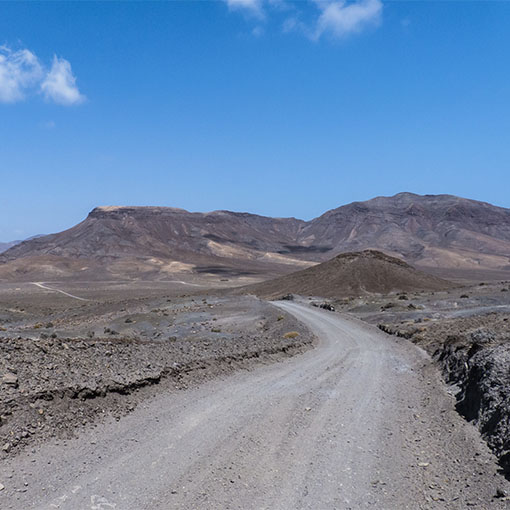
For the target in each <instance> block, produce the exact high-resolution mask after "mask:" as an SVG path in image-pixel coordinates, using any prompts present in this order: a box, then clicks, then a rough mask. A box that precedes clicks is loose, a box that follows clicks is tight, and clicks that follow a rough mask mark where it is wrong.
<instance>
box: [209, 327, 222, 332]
mask: <svg viewBox="0 0 510 510" xmlns="http://www.w3.org/2000/svg"><path fill="white" fill-rule="evenodd" d="M211 332H212V333H221V329H220V328H212V329H211Z"/></svg>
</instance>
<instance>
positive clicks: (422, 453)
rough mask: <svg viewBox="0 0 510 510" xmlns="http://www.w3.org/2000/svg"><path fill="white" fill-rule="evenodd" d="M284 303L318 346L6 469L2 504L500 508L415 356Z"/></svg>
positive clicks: (470, 432) (478, 456)
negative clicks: (308, 330)
mask: <svg viewBox="0 0 510 510" xmlns="http://www.w3.org/2000/svg"><path fill="white" fill-rule="evenodd" d="M279 306H281V307H282V308H284V309H285V310H286V311H288V312H290V313H292V314H294V315H295V316H296V317H297V318H299V319H300V320H301V321H303V322H304V323H305V324H306V325H307V326H308V327H309V328H310V329H312V331H313V332H314V333H316V335H317V336H318V338H319V344H318V346H317V347H316V348H315V349H313V350H311V351H308V352H306V353H304V354H302V355H299V356H296V357H294V358H292V359H288V360H286V361H283V362H281V363H276V364H274V365H270V366H263V367H259V368H256V369H255V370H253V371H250V372H242V373H237V374H235V375H232V376H228V377H225V378H221V379H217V380H214V381H212V382H208V383H207V384H204V385H201V386H200V387H198V388H194V389H190V390H186V391H182V392H177V393H172V394H165V393H162V394H160V395H159V396H158V397H157V398H156V399H154V400H152V401H150V402H146V403H145V404H142V405H140V406H139V407H138V408H137V409H136V410H135V411H134V412H133V413H131V414H130V415H128V416H126V417H124V418H122V419H121V420H120V421H118V422H116V421H113V420H112V421H109V422H108V421H107V422H105V423H103V424H100V425H99V426H98V427H97V428H96V429H94V430H89V431H86V432H84V433H83V434H81V435H80V437H78V438H77V439H73V440H70V441H67V442H62V441H60V442H58V443H56V442H52V443H48V444H47V445H45V446H44V447H42V448H41V449H39V450H38V451H36V452H34V453H24V454H23V455H20V456H18V457H16V458H14V459H10V460H7V461H6V462H5V463H4V464H3V465H2V466H1V467H0V481H1V482H2V483H3V485H5V486H6V490H4V491H2V492H0V507H1V508H5V509H29V508H37V509H45V510H46V509H52V508H61V509H71V510H81V509H83V510H85V509H90V510H107V509H116V510H131V509H133V510H134V509H136V510H141V509H193V508H197V509H198V508H201V509H203V508H207V509H262V508H267V509H273V510H278V509H282V510H283V509H285V510H286V509H289V510H291V509H314V510H316V509H320V510H323V509H324V510H325V509H349V508H352V509H358V508H370V507H372V508H378V509H395V508H399V509H403V508H412V509H416V508H423V509H429V508H430V509H434V508H449V509H452V508H454V509H456V508H458V509H461V508H462V509H464V508H467V507H471V508H480V509H482V508H483V509H485V508H487V509H489V508H500V507H501V508H503V507H505V505H506V502H503V501H501V500H497V499H494V496H495V494H496V490H497V489H498V488H500V489H501V490H504V489H506V488H507V482H506V481H505V480H504V479H503V478H502V477H501V476H500V475H498V474H497V466H496V463H495V460H494V457H493V456H492V455H491V454H490V453H489V452H488V449H487V447H486V446H485V444H484V443H483V442H482V441H481V440H480V438H479V436H478V433H477V431H476V430H475V429H474V428H473V427H472V426H470V425H469V424H467V423H465V422H464V421H463V420H462V418H460V417H459V416H458V415H457V414H456V413H455V411H454V407H453V401H452V398H451V397H450V396H449V395H448V394H447V393H446V391H445V388H444V386H443V385H442V383H441V382H440V380H439V376H438V374H437V372H436V369H435V368H434V367H433V365H432V363H431V361H430V359H429V358H428V357H427V356H426V355H425V354H424V353H423V351H421V350H419V349H418V348H416V347H414V346H413V345H411V344H410V343H408V342H407V341H406V340H403V339H398V338H393V337H388V336H386V335H384V334H383V333H382V332H379V331H377V330H376V329H375V328H373V327H371V326H369V325H366V324H363V323H361V322H359V321H357V320H355V319H348V318H344V317H341V316H338V315H337V314H332V313H329V312H327V311H322V310H317V309H313V308H310V307H306V306H303V305H299V304H294V303H281V304H280V305H279ZM25 484H26V485H25Z"/></svg>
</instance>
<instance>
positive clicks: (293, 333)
mask: <svg viewBox="0 0 510 510" xmlns="http://www.w3.org/2000/svg"><path fill="white" fill-rule="evenodd" d="M297 336H299V333H298V332H297V331H289V332H288V333H285V335H283V338H296V337H297Z"/></svg>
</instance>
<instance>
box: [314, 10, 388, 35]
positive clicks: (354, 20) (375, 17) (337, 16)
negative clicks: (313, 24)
mask: <svg viewBox="0 0 510 510" xmlns="http://www.w3.org/2000/svg"><path fill="white" fill-rule="evenodd" d="M319 5H320V8H321V10H322V13H321V15H320V16H319V20H318V22H317V28H316V31H315V34H314V38H315V39H319V38H320V37H321V35H323V34H324V33H330V34H332V35H334V36H335V37H344V36H346V35H350V34H353V33H357V32H360V31H361V30H362V29H364V28H365V27H367V26H369V25H377V24H378V23H379V22H380V21H381V14H382V7H383V5H382V2H381V0H359V1H357V2H353V3H347V2H345V1H344V0H337V1H333V2H328V3H326V4H319Z"/></svg>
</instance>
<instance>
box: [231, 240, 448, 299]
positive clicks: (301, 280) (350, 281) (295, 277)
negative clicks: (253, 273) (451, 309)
mask: <svg viewBox="0 0 510 510" xmlns="http://www.w3.org/2000/svg"><path fill="white" fill-rule="evenodd" d="M454 286H455V285H454V284H453V283H451V282H449V281H447V280H442V279H441V278H437V277H435V276H431V275H428V274H425V273H422V272H421V271H417V270H416V269H414V268H413V267H412V266H410V265H409V264H407V263H405V262H404V261H402V260H400V259H397V258H395V257H390V256H389V255H386V254H384V253H382V252H380V251H375V250H365V251H362V252H353V253H343V254H341V255H338V256H336V257H335V258H333V259H331V260H328V261H327V262H324V263H322V264H318V265H316V266H313V267H310V268H308V269H304V270H302V271H297V272H295V273H292V274H289V275H285V276H281V277H279V278H276V279H274V280H269V281H266V282H262V283H258V284H255V285H249V286H247V287H243V289H242V291H243V292H249V293H253V294H257V295H259V296H262V297H266V298H276V297H279V296H282V295H284V294H300V295H308V296H322V297H344V296H359V295H362V294H367V293H378V294H389V293H390V292H393V291H417V290H440V289H448V288H452V287H454ZM240 290H241V289H240Z"/></svg>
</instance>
